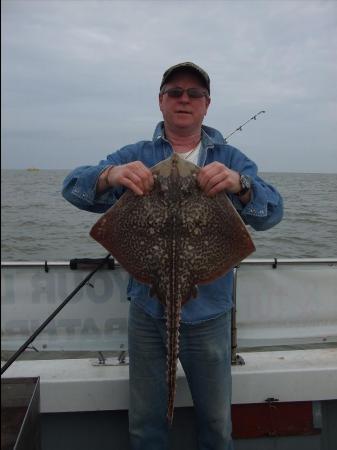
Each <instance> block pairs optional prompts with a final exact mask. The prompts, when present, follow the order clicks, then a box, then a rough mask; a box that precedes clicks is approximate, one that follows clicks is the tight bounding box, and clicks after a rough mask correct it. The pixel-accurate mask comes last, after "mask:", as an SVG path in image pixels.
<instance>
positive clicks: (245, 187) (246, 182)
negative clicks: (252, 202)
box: [236, 174, 252, 197]
mask: <svg viewBox="0 0 337 450" xmlns="http://www.w3.org/2000/svg"><path fill="white" fill-rule="evenodd" d="M240 183H241V187H242V189H241V191H239V192H238V193H237V194H236V195H237V196H238V197H242V196H243V195H245V193H246V192H248V191H249V190H250V189H251V187H252V178H251V177H250V176H249V175H245V174H240Z"/></svg>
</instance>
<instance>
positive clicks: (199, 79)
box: [63, 62, 283, 450]
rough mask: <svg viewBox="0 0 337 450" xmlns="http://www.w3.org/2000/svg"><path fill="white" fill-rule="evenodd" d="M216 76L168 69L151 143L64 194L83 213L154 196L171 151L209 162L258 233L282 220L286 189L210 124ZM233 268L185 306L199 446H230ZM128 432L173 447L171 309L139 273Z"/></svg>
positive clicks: (211, 184)
mask: <svg viewBox="0 0 337 450" xmlns="http://www.w3.org/2000/svg"><path fill="white" fill-rule="evenodd" d="M210 102H211V100H210V79H209V77H208V75H207V73H206V72H205V71H204V70H203V69H202V68H200V67H198V66H197V65H195V64H193V63H190V62H186V63H180V64H177V65H175V66H173V67H170V68H169V69H168V70H167V71H166V72H165V73H164V75H163V78H162V82H161V85H160V93H159V107H160V110H161V112H162V115H163V118H164V121H163V122H160V123H159V124H158V125H157V127H156V129H155V132H154V135H153V139H152V141H142V142H138V143H136V144H132V145H128V146H126V147H123V148H122V149H120V150H118V151H116V152H115V153H113V154H111V155H109V156H108V157H107V159H106V160H103V161H101V162H100V163H99V164H98V165H97V166H90V167H89V166H83V167H79V168H78V169H75V170H74V171H73V172H72V173H70V174H69V175H68V177H67V178H66V179H65V181H64V187H63V195H64V197H65V198H66V199H67V200H68V201H70V202H71V203H73V204H74V205H75V206H77V207H78V208H81V209H85V210H88V211H93V212H105V211H106V210H107V209H108V208H109V207H110V206H111V205H112V204H113V203H114V202H115V201H116V200H117V199H118V198H119V197H120V196H121V194H122V193H123V192H124V191H125V189H126V188H129V189H131V190H132V191H133V192H134V193H135V194H137V195H146V194H147V193H148V192H149V191H150V190H151V188H152V186H153V177H152V173H151V171H150V170H149V168H150V167H152V166H153V165H155V164H156V163H158V162H159V161H161V160H163V159H166V158H168V157H169V156H170V155H171V154H172V152H177V153H179V155H180V156H181V157H183V158H185V159H188V160H189V161H192V162H195V163H196V164H198V165H199V166H200V167H201V170H200V172H199V174H198V177H197V181H198V182H199V184H200V187H201V188H202V189H203V190H204V191H205V193H206V194H207V195H209V196H214V195H216V194H217V193H218V192H220V191H223V190H224V191H226V192H227V193H228V196H229V198H230V199H231V201H232V202H233V204H234V206H235V207H236V209H237V211H238V212H239V214H240V215H241V217H242V218H243V220H244V221H245V223H247V224H249V225H251V226H252V227H253V228H254V229H256V230H265V229H268V228H271V227H272V226H274V225H275V224H277V223H278V222H279V221H280V220H281V218H282V214H283V207H282V198H281V196H280V195H279V193H278V192H277V191H276V190H275V189H274V188H273V187H272V186H270V185H268V184H267V183H266V182H264V181H263V180H262V179H261V178H260V177H259V176H258V175H257V167H256V165H255V163H254V162H252V161H251V160H249V159H248V158H247V157H246V156H245V155H244V154H243V153H242V152H240V151H239V150H238V149H236V148H234V147H231V146H229V145H227V144H226V143H225V140H224V138H223V137H222V135H221V133H219V132H218V131H217V130H215V129H213V128H210V127H206V126H203V125H202V122H203V119H204V117H205V115H206V114H207V110H208V108H209V105H210ZM232 281H233V273H232V272H230V273H229V274H227V275H226V276H223V277H220V278H219V279H217V280H216V281H214V282H212V283H210V284H208V285H204V286H199V289H198V295H197V298H196V299H193V300H191V301H189V302H187V303H186V304H185V305H184V306H183V308H182V315H181V327H180V343H179V359H180V361H181V364H182V366H183V368H184V371H185V374H186V378H187V381H188V383H189V386H190V390H191V394H192V398H193V402H194V407H195V411H196V418H197V424H198V442H199V449H200V450H206V449H208V450H220V449H221V450H228V449H231V448H232V441H231V416H230V405H231V345H230V323H231V307H232ZM128 297H129V298H130V299H131V304H130V314H129V355H130V407H129V428H130V439H131V446H132V449H133V450H141V449H142V450H165V449H167V446H168V424H167V420H166V408H167V384H166V346H165V341H166V329H165V320H164V311H163V307H162V305H161V304H160V303H159V302H158V301H157V300H156V299H154V298H152V297H151V296H150V295H149V286H145V285H143V284H140V283H138V282H137V281H136V280H134V279H132V278H131V279H130V283H129V286H128Z"/></svg>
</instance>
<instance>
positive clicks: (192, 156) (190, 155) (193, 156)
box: [177, 141, 201, 165]
mask: <svg viewBox="0 0 337 450" xmlns="http://www.w3.org/2000/svg"><path fill="white" fill-rule="evenodd" d="M200 148H201V141H200V142H199V144H198V145H197V146H196V147H194V148H193V149H192V150H188V151H187V152H179V153H178V152H177V153H178V155H179V156H180V157H181V158H183V159H186V160H187V161H191V162H192V163H193V164H196V165H197V164H198V160H199V153H200Z"/></svg>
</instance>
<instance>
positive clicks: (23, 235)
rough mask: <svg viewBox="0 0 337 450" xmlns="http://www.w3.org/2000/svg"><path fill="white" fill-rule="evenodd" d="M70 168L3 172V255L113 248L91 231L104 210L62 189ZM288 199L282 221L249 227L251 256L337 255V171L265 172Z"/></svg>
mask: <svg viewBox="0 0 337 450" xmlns="http://www.w3.org/2000/svg"><path fill="white" fill-rule="evenodd" d="M68 173H69V170H41V169H40V170H2V171H1V175H2V176H1V260H2V261H69V260H70V259H73V258H101V257H104V256H105V255H106V254H107V251H106V250H105V249H104V248H103V247H101V246H100V244H98V243H96V242H95V241H94V240H93V239H92V238H91V237H90V236H89V231H90V229H91V227H92V226H93V225H94V223H95V222H96V221H97V220H98V218H99V214H95V213H91V212H86V211H82V210H79V209H77V208H75V207H74V206H72V205H71V204H69V203H68V202H67V201H66V200H65V199H64V198H63V197H62V194H61V190H62V182H63V180H64V178H65V176H66V175H67V174H68ZM260 176H261V177H262V178H263V179H264V180H265V181H266V182H268V183H271V184H272V185H274V186H275V187H276V188H277V189H278V190H279V192H280V193H281V195H282V196H283V200H284V218H283V220H282V222H280V223H279V224H278V225H276V226H275V227H273V228H272V229H270V230H267V231H259V232H257V231H254V230H252V229H251V228H249V231H250V233H251V235H252V238H253V241H254V243H255V246H256V251H255V252H254V253H253V254H252V255H251V256H250V257H251V258H336V257H337V174H321V173H275V172H273V173H261V174H260Z"/></svg>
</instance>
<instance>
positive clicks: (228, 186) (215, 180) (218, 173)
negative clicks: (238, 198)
mask: <svg viewBox="0 0 337 450" xmlns="http://www.w3.org/2000/svg"><path fill="white" fill-rule="evenodd" d="M197 180H198V183H199V185H200V187H201V189H202V190H203V191H204V192H205V193H206V195H208V196H209V197H213V196H214V195H216V194H217V193H218V192H221V191H226V192H230V193H232V194H236V193H238V192H240V191H241V189H242V187H241V183H240V174H239V173H238V172H235V171H234V170H231V169H229V168H228V167H226V166H225V165H224V164H222V163H220V162H218V161H214V162H212V163H210V164H207V166H204V167H202V168H201V169H200V172H199V173H198V176H197Z"/></svg>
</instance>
